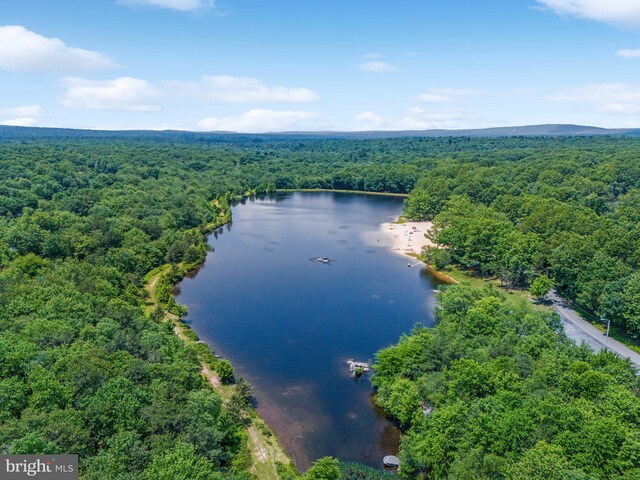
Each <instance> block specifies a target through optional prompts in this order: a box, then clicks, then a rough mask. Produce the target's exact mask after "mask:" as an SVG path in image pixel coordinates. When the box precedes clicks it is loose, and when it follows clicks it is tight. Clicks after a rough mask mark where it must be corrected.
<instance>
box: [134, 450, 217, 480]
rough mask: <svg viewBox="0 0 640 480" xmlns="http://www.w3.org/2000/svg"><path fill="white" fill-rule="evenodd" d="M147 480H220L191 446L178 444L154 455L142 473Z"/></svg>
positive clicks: (211, 466) (210, 466)
mask: <svg viewBox="0 0 640 480" xmlns="http://www.w3.org/2000/svg"><path fill="white" fill-rule="evenodd" d="M144 476H145V478H147V479H148V480H222V478H223V477H222V476H221V475H219V474H217V473H215V471H214V469H213V465H212V464H211V463H210V462H208V461H207V460H206V459H205V458H204V457H201V456H200V455H198V454H197V453H196V452H195V448H194V447H193V445H189V444H187V443H183V442H179V443H177V444H176V445H175V446H174V447H173V448H172V449H171V450H168V451H167V452H164V453H159V454H156V455H155V456H154V457H153V458H152V459H151V463H150V465H149V466H148V467H147V469H146V470H145V472H144Z"/></svg>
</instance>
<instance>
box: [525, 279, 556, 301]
mask: <svg viewBox="0 0 640 480" xmlns="http://www.w3.org/2000/svg"><path fill="white" fill-rule="evenodd" d="M552 288H553V280H551V279H550V278H549V277H547V276H546V275H540V276H539V277H537V278H536V279H535V280H534V281H533V283H532V284H531V288H530V289H529V290H530V291H531V295H533V296H534V297H536V298H537V299H538V300H542V299H543V298H544V297H546V295H547V293H549V291H550V290H551V289H552Z"/></svg>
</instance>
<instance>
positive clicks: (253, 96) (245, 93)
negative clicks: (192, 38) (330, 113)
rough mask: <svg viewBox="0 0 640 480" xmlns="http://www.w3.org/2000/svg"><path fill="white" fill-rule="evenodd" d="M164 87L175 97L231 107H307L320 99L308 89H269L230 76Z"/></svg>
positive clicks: (212, 76) (211, 76) (202, 78)
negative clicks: (256, 104)
mask: <svg viewBox="0 0 640 480" xmlns="http://www.w3.org/2000/svg"><path fill="white" fill-rule="evenodd" d="M167 86H168V87H169V88H170V90H171V91H172V92H174V93H177V94H182V95H190V96H195V97H199V98H203V99H206V100H213V101H219V102H230V103H245V102H283V103H306V102H314V101H317V100H319V99H320V96H319V95H318V94H317V93H315V92H314V91H312V90H309V89H307V88H287V87H268V86H266V85H265V84H264V83H263V82H261V81H260V80H257V79H255V78H248V77H233V76H230V75H203V76H202V77H201V78H200V81H198V82H178V81H172V82H167Z"/></svg>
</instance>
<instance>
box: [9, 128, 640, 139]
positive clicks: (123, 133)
mask: <svg viewBox="0 0 640 480" xmlns="http://www.w3.org/2000/svg"><path fill="white" fill-rule="evenodd" d="M607 135H608V136H618V137H619V136H632V137H638V136H640V129H637V128H636V129H633V128H614V129H608V128H599V127H590V126H583V125H563V124H549V125H525V126H518V127H494V128H478V129H466V130H402V131H363V132H332V131H327V132H281V133H261V134H242V133H235V132H190V131H180V130H162V131H157V130H82V129H71V128H40V127H13V126H5V125H0V141H6V140H36V139H64V138H95V139H110V138H111V139H115V138H120V139H149V140H165V141H185V140H192V141H193V140H207V141H209V142H221V143H225V142H234V141H238V140H243V141H247V140H249V141H251V140H255V141H261V140H287V139H313V138H344V139H367V138H369V139H376V138H407V137H440V138H442V137H520V136H527V137H550V136H552V137H559V136H607Z"/></svg>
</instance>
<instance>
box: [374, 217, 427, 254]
mask: <svg viewBox="0 0 640 480" xmlns="http://www.w3.org/2000/svg"><path fill="white" fill-rule="evenodd" d="M431 226H432V223H431V222H406V223H383V224H382V225H380V230H381V231H382V232H383V233H384V234H386V235H387V236H389V237H390V238H391V239H393V243H392V246H391V248H392V249H393V251H394V252H396V253H399V254H402V255H408V254H409V255H416V254H419V253H420V252H421V251H422V247H425V246H428V245H432V246H433V245H435V244H434V243H433V242H432V241H431V240H429V239H427V238H426V237H425V236H424V234H425V233H427V231H429V229H430V228H431Z"/></svg>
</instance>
